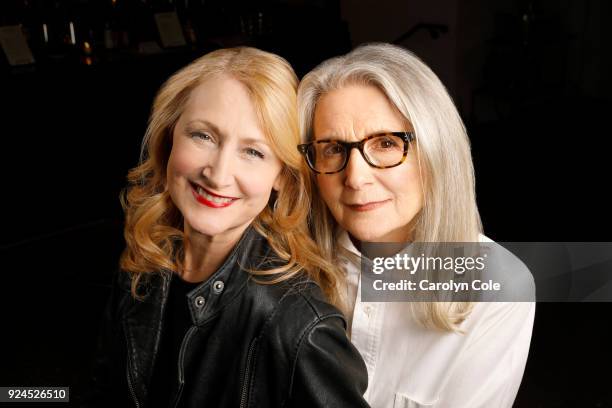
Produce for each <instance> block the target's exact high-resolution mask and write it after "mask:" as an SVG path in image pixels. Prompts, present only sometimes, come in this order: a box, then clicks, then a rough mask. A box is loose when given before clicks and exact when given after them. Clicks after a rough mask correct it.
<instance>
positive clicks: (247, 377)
mask: <svg viewBox="0 0 612 408" xmlns="http://www.w3.org/2000/svg"><path fill="white" fill-rule="evenodd" d="M256 344H257V339H255V340H254V341H253V342H252V343H251V345H250V346H249V352H248V353H247V363H246V368H245V369H244V378H243V380H242V392H241V394H240V408H245V407H246V403H247V397H248V392H249V383H250V377H251V359H252V358H253V351H254V350H255V345H256Z"/></svg>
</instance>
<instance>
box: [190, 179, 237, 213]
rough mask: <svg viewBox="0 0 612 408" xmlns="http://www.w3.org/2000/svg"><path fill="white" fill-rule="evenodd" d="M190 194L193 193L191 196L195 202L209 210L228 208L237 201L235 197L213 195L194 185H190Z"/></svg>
mask: <svg viewBox="0 0 612 408" xmlns="http://www.w3.org/2000/svg"><path fill="white" fill-rule="evenodd" d="M199 191H201V192H202V193H203V194H200V192H199ZM191 192H192V193H193V196H194V198H195V199H196V200H197V202H199V203H200V204H204V205H205V206H207V207H211V208H225V207H229V206H230V205H232V204H234V202H235V201H236V200H238V198H237V197H226V196H222V195H219V194H215V193H213V192H212V191H209V190H207V189H205V188H204V187H202V186H200V185H198V184H195V183H191Z"/></svg>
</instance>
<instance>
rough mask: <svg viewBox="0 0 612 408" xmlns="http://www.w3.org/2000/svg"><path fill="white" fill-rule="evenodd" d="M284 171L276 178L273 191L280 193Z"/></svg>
mask: <svg viewBox="0 0 612 408" xmlns="http://www.w3.org/2000/svg"><path fill="white" fill-rule="evenodd" d="M283 171H284V169H283V170H281V171H280V172H279V173H278V176H276V179H275V180H274V184H272V189H273V190H274V191H280V188H281V184H282V181H283Z"/></svg>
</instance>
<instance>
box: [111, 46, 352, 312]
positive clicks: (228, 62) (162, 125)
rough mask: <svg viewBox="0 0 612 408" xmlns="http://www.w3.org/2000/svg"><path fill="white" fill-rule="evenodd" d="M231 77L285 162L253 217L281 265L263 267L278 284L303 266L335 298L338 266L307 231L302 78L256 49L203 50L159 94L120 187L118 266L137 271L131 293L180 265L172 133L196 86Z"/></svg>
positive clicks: (180, 225)
mask: <svg viewBox="0 0 612 408" xmlns="http://www.w3.org/2000/svg"><path fill="white" fill-rule="evenodd" d="M220 75H223V76H230V77H232V78H234V79H236V80H238V81H240V82H241V83H242V84H243V85H244V86H245V87H246V88H247V90H248V92H249V95H250V97H251V100H252V102H253V105H254V107H255V111H256V114H257V117H258V120H259V122H260V123H259V125H260V126H261V129H262V130H263V131H264V133H265V135H266V137H267V138H268V141H269V142H270V146H271V148H272V150H273V151H274V153H275V154H276V156H277V157H278V158H279V159H280V161H281V162H282V163H283V169H282V170H281V183H280V189H279V191H278V193H277V197H276V203H275V205H274V209H272V208H269V207H268V206H267V207H266V208H265V209H264V210H263V211H262V212H261V213H260V214H259V215H258V216H257V218H256V219H255V220H254V222H253V226H254V228H256V230H257V231H258V232H259V233H261V234H262V235H263V236H264V237H265V238H266V239H267V240H268V242H269V243H270V245H271V246H272V248H273V249H274V251H275V252H276V254H277V255H278V257H279V258H281V259H283V260H284V261H286V263H285V264H284V266H282V267H279V268H275V269H270V270H261V271H250V272H252V273H255V274H258V275H265V276H267V277H268V279H266V282H267V283H278V282H280V281H283V280H286V279H289V278H291V277H293V276H295V275H296V274H297V273H299V272H301V271H304V272H305V273H306V274H307V275H308V276H309V277H310V278H312V279H313V280H315V281H316V282H317V283H318V284H319V285H320V286H321V288H322V289H323V292H324V293H325V295H326V296H327V298H328V299H329V300H330V301H331V302H332V303H334V302H336V301H337V298H338V294H337V285H338V281H339V279H340V278H341V270H340V269H339V268H337V267H336V266H334V265H333V264H332V263H330V262H329V261H328V260H326V258H324V257H323V256H322V255H321V253H320V251H319V250H318V247H317V245H316V244H315V243H314V241H313V240H312V238H311V237H310V234H309V230H308V224H307V217H308V207H309V202H310V184H308V183H306V180H305V179H304V178H303V176H302V173H301V172H300V166H301V157H300V155H299V152H298V151H297V149H296V145H297V144H298V142H299V132H298V128H297V110H296V91H297V78H296V76H295V73H294V72H293V69H292V68H291V66H290V65H289V63H288V62H287V61H285V60H284V59H283V58H281V57H279V56H277V55H274V54H271V53H268V52H264V51H261V50H258V49H255V48H249V47H238V48H230V49H221V50H217V51H214V52H211V53H209V54H206V55H204V56H203V57H200V58H199V59H197V60H195V61H193V62H192V63H191V64H189V65H188V66H186V67H184V68H182V69H181V70H179V71H178V72H176V73H175V74H174V75H172V76H171V77H170V78H169V79H168V80H167V81H166V82H165V83H164V84H163V85H162V87H161V88H160V90H159V91H158V93H157V96H156V97H155V100H154V103H153V108H152V112H151V115H150V118H149V124H148V128H147V130H146V133H145V136H144V139H143V141H142V150H141V158H140V164H139V165H138V166H137V167H135V168H133V169H131V170H130V171H129V173H128V186H127V187H126V189H125V190H124V191H123V192H122V195H121V202H122V206H123V209H124V211H125V229H124V236H125V241H126V248H125V250H124V252H123V254H122V255H121V259H120V267H121V269H122V270H124V271H127V272H129V273H130V274H131V275H132V294H133V296H134V297H139V291H138V289H139V283H141V281H142V278H143V277H144V278H146V277H148V276H150V274H151V273H152V272H157V271H161V270H169V271H178V270H179V267H180V265H181V263H182V257H183V251H184V245H183V244H184V241H183V240H184V235H183V217H182V215H181V213H180V212H179V210H178V209H177V208H176V206H175V205H174V203H173V202H172V200H171V198H170V195H169V193H168V191H167V189H166V167H167V164H168V158H169V156H170V151H171V149H172V133H173V131H174V127H175V125H176V123H177V121H178V119H179V117H180V116H181V114H182V112H183V109H184V107H185V104H186V102H187V100H188V98H189V96H190V94H191V92H192V90H193V89H194V88H196V87H197V86H198V85H199V84H201V83H202V82H204V81H205V80H207V79H210V78H214V77H215V76H220Z"/></svg>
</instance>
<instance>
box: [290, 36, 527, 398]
mask: <svg viewBox="0 0 612 408" xmlns="http://www.w3.org/2000/svg"><path fill="white" fill-rule="evenodd" d="M298 115H299V122H300V131H301V135H302V141H303V144H302V145H300V146H299V149H300V151H301V152H302V153H303V155H304V158H305V161H304V163H305V164H308V166H309V168H307V167H306V165H304V166H303V169H304V170H303V171H304V172H305V174H304V175H305V177H309V173H310V178H311V183H312V185H313V193H314V198H313V204H312V205H313V208H312V212H313V213H312V217H311V218H312V228H313V231H314V235H315V240H316V241H317V243H318V244H319V245H320V247H321V249H322V251H323V252H324V254H325V255H326V257H328V259H332V260H334V262H335V263H337V264H338V265H341V266H342V267H343V268H344V270H345V272H346V280H345V284H346V285H345V293H346V309H347V310H348V313H347V315H348V320H349V327H350V335H351V340H352V342H353V343H354V344H355V346H356V347H357V349H358V350H359V351H360V352H361V355H362V356H363V358H364V360H365V362H366V365H367V368H368V375H369V386H368V390H367V392H366V394H365V397H366V400H367V401H368V402H369V403H370V404H371V405H372V406H373V407H377V408H392V407H395V408H397V407H410V408H415V407H436V408H437V407H453V408H460V407H465V408H468V407H469V408H476V407H487V408H490V407H510V406H511V405H512V403H513V401H514V398H515V396H516V393H517V390H518V387H519V385H520V381H521V377H522V375H523V371H524V367H525V362H526V359H527V354H528V351H529V343H530V339H531V331H532V326H533V319H534V309H535V307H534V303H533V302H524V303H458V302H455V303H453V302H444V303H442V302H439V303H436V302H423V303H420V302H415V303H400V302H397V303H392V302H381V303H367V302H362V301H361V297H360V292H361V276H360V265H359V256H360V255H361V254H360V251H359V248H360V247H361V244H362V243H363V242H409V241H415V242H478V241H479V240H484V239H485V238H484V236H482V235H481V232H482V230H481V224H480V217H479V214H478V209H477V207H476V200H475V193H474V175H473V166H472V160H471V156H470V148H469V142H468V138H467V135H466V132H465V129H464V126H463V123H462V121H461V119H460V117H459V114H458V112H457V110H456V108H455V107H454V105H453V103H452V101H451V98H450V97H449V95H448V94H447V92H446V90H445V88H444V86H443V85H442V83H441V82H440V81H439V79H438V78H437V77H436V75H435V74H434V73H433V72H432V71H431V70H430V69H429V68H428V67H427V66H426V65H425V64H424V63H423V62H421V61H420V60H419V59H418V58H417V57H415V56H414V55H413V54H411V53H410V52H408V51H406V50H404V49H401V48H399V47H396V46H393V45H388V44H373V45H366V46H362V47H359V48H357V49H355V50H354V51H352V52H350V53H349V54H347V55H344V56H341V57H337V58H332V59H330V60H328V61H326V62H324V63H322V64H321V65H320V66H318V67H317V68H315V69H314V70H313V71H311V72H310V73H309V74H307V75H306V76H305V77H304V79H303V80H302V82H301V84H300V86H299V90H298ZM391 148H393V149H395V150H394V152H396V153H397V154H387V153H385V152H388V151H389V150H390V149H391ZM381 152H382V153H381ZM322 155H325V156H322Z"/></svg>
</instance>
